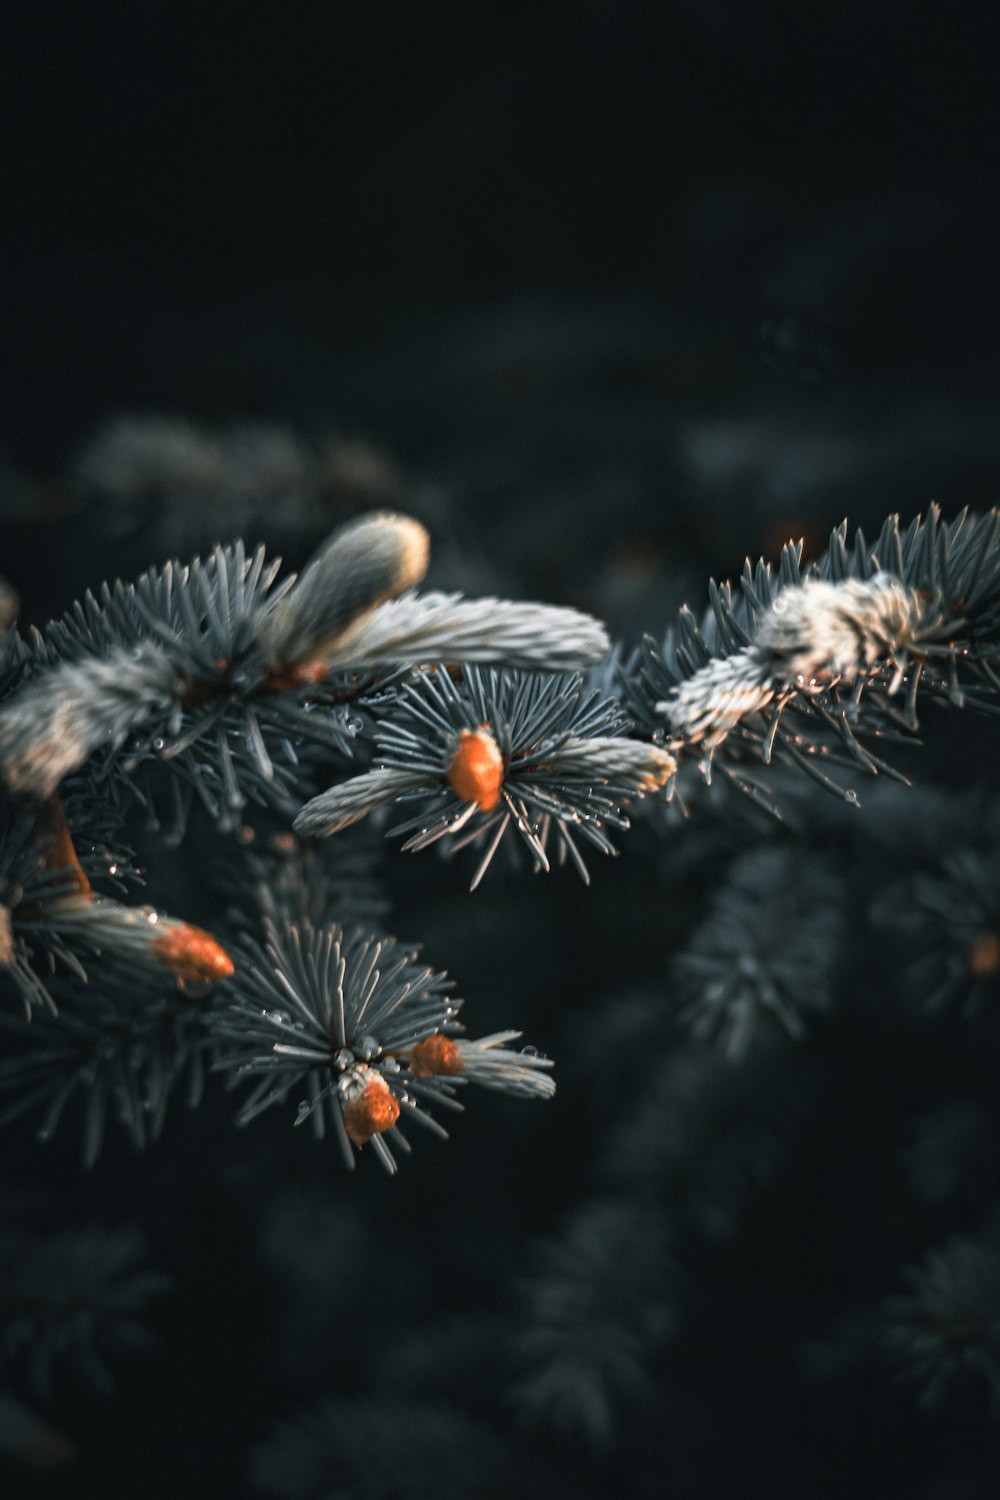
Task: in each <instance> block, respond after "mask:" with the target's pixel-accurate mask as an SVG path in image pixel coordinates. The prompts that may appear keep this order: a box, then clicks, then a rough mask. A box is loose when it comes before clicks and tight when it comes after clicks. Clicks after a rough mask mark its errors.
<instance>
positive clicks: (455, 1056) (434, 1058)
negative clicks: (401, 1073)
mask: <svg viewBox="0 0 1000 1500" xmlns="http://www.w3.org/2000/svg"><path fill="white" fill-rule="evenodd" d="M409 1067H410V1072H411V1073H412V1074H413V1076H414V1077H415V1078H429V1077H430V1076H431V1074H432V1073H443V1074H454V1073H461V1071H462V1069H463V1068H464V1067H465V1063H464V1062H463V1061H462V1054H461V1052H460V1050H459V1046H458V1043H457V1042H454V1041H452V1039H451V1037H450V1036H441V1035H440V1033H436V1034H435V1035H434V1036H428V1037H425V1038H424V1040H423V1041H422V1042H417V1043H416V1045H415V1046H413V1047H411V1048H410V1055H409Z"/></svg>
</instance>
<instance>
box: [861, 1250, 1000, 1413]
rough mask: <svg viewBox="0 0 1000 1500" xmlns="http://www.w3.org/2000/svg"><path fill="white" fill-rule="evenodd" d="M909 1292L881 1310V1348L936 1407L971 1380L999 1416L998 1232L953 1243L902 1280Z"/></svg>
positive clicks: (926, 1402) (923, 1400)
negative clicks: (980, 1387)
mask: <svg viewBox="0 0 1000 1500" xmlns="http://www.w3.org/2000/svg"><path fill="white" fill-rule="evenodd" d="M906 1281H907V1283H908V1291H907V1292H905V1293H903V1294H900V1295H897V1296H894V1297H890V1298H888V1299H886V1301H885V1303H884V1304H883V1307H882V1319H883V1338H882V1347H883V1351H884V1353H885V1355H886V1357H887V1358H889V1359H890V1360H891V1361H892V1362H893V1363H894V1364H895V1365H897V1367H898V1368H899V1371H900V1374H901V1376H902V1377H903V1378H905V1379H906V1380H908V1381H910V1382H912V1383H914V1384H916V1385H918V1386H920V1387H921V1396H920V1404H921V1406H933V1405H935V1404H936V1403H937V1402H938V1401H940V1400H941V1399H942V1397H943V1396H944V1395H945V1393H946V1392H947V1391H948V1390H949V1389H950V1388H951V1387H952V1386H953V1385H954V1384H956V1383H962V1382H965V1381H967V1380H968V1378H969V1377H973V1378H975V1379H976V1380H977V1381H980V1382H985V1383H986V1386H987V1389H988V1392H989V1398H990V1405H991V1408H992V1410H993V1412H994V1413H996V1412H997V1411H998V1410H1000V1244H998V1239H997V1233H996V1230H995V1228H994V1229H993V1231H992V1232H989V1233H987V1234H986V1235H984V1236H982V1237H980V1238H971V1237H961V1238H956V1239H953V1240H950V1241H949V1242H948V1243H947V1244H946V1245H944V1246H943V1247H942V1248H941V1249H939V1250H932V1251H930V1252H928V1254H927V1256H926V1257H925V1259H924V1261H923V1262H922V1263H921V1265H919V1266H916V1267H911V1268H910V1269H909V1270H908V1271H907V1272H906Z"/></svg>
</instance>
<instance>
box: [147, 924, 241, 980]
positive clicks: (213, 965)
mask: <svg viewBox="0 0 1000 1500" xmlns="http://www.w3.org/2000/svg"><path fill="white" fill-rule="evenodd" d="M149 951H150V952H151V953H152V955H153V957H154V958H155V959H156V960H157V962H158V963H161V964H162V965H163V966H164V968H165V969H170V970H172V972H173V973H174V974H176V975H177V977H178V978H179V979H188V980H195V981H199V980H200V981H201V982H202V983H205V984H213V983H214V982H215V980H217V979H228V978H229V975H230V974H231V973H232V972H233V968H234V964H233V961H232V959H231V958H230V957H229V954H228V953H227V952H226V950H225V948H223V947H222V945H221V943H217V942H216V941H215V938H214V937H213V936H212V934H211V933H210V932H205V931H204V929H203V928H201V927H192V926H191V924H190V923H189V922H179V923H178V924H177V926H176V927H169V928H168V929H167V931H166V932H163V933H161V934H160V936H159V937H155V938H154V939H153V941H152V942H151V943H150V945H149Z"/></svg>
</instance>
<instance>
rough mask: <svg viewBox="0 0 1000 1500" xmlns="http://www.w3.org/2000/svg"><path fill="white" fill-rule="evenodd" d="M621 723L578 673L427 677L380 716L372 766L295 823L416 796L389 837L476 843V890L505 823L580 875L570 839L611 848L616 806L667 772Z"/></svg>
mask: <svg viewBox="0 0 1000 1500" xmlns="http://www.w3.org/2000/svg"><path fill="white" fill-rule="evenodd" d="M627 727H628V725H627V720H625V718H624V717H623V715H622V713H621V710H620V707H619V705H618V703H617V702H616V701H614V700H608V699H605V698H602V697H601V695H600V694H598V693H595V692H588V691H587V690H586V689H585V686H584V682H583V679H582V677H580V676H579V675H574V676H572V677H555V676H548V675H545V676H542V675H537V674H531V675H529V674H526V673H524V672H518V671H514V670H511V669H508V668H503V669H491V668H487V669H483V668H477V667H467V668H465V669H464V670H463V672H462V674H461V679H460V680H458V681H456V680H455V679H454V678H453V677H452V676H451V674H449V673H448V672H447V671H444V670H438V671H436V672H433V673H432V672H424V673H421V674H419V675H418V676H417V678H416V679H415V680H414V681H413V682H411V683H408V684H406V685H405V687H403V688H402V689H401V690H400V692H399V694H398V696H397V699H396V701H395V702H394V703H393V704H392V705H391V706H390V707H389V708H388V709H387V710H386V711H385V713H384V716H383V717H382V718H381V720H380V723H379V727H378V729H377V730H376V733H375V742H376V747H377V751H378V758H377V763H376V767H375V769H373V770H372V771H369V772H366V773H365V774H364V775H362V776H358V777H353V778H351V779H350V780H347V781H345V782H342V783H340V784H339V785H337V786H334V787H331V788H330V790H329V791H327V792H324V793H322V794H321V795H320V796H318V797H315V798H314V799H313V800H312V801H311V802H309V803H307V804H306V806H305V807H304V808H303V809H302V811H301V812H300V813H299V815H298V817H297V818H296V820H295V827H296V829H297V830H299V831H300V832H301V833H304V834H308V835H313V836H316V835H320V836H323V835H328V834H332V833H336V832H338V830H340V829H342V828H346V827H347V826H349V825H350V824H351V823H354V822H356V821H357V820H358V819H359V818H362V817H364V816H365V815H366V814H367V813H369V812H370V811H372V810H373V809H374V808H376V807H378V806H380V805H382V804H384V803H387V802H397V801H398V802H399V803H400V804H401V805H402V806H405V805H406V804H407V803H408V802H412V801H419V802H420V803H421V804H422V807H421V811H420V812H419V813H418V814H417V815H416V816H414V817H412V818H410V819H408V820H407V821H406V822H404V823H402V824H400V825H398V826H397V827H396V828H394V829H393V830H392V832H393V833H396V834H406V835H407V836H408V837H407V839H406V842H405V843H404V845H403V848H404V849H407V850H419V849H424V848H427V847H428V846H429V845H430V844H433V843H436V842H437V841H439V840H446V841H447V843H448V846H449V847H450V848H452V849H459V848H462V847H464V846H465V845H466V844H469V843H475V844H479V845H484V846H485V853H484V854H483V855H482V857H481V858H480V861H479V865H478V868H477V870H476V872H475V874H474V876H473V880H472V887H473V889H475V887H476V886H477V885H478V884H479V882H480V880H481V879H482V877H483V875H484V874H485V873H486V870H487V869H488V867H489V864H490V862H491V860H492V858H493V855H494V854H495V853H496V850H497V848H498V847H499V845H500V843H501V841H502V840H503V838H504V835H505V834H506V832H507V830H508V829H510V828H513V829H514V830H516V832H517V833H518V835H519V836H520V838H521V839H522V840H523V842H524V843H525V844H526V845H527V847H528V849H529V851H530V853H531V855H532V858H533V861H534V864H535V868H536V869H542V870H548V869H549V865H550V861H549V855H548V852H547V846H548V845H549V843H550V841H554V843H555V847H556V852H557V855H558V858H559V860H560V862H562V861H564V860H565V859H566V858H570V859H571V860H572V862H573V864H574V865H575V866H576V868H577V870H578V871H579V873H580V874H581V876H582V877H583V879H584V880H585V881H586V880H588V879H589V877H588V874H587V868H586V865H585V863H584V861H583V856H582V854H581V852H580V850H579V848H578V847H577V843H576V839H577V837H580V838H582V839H584V840H586V841H587V842H589V843H590V844H592V845H594V846H595V847H596V848H598V849H599V850H600V851H601V852H602V853H604V854H613V853H615V848H614V845H613V844H612V843H611V840H610V839H609V837H608V835H607V833H606V832H605V828H606V826H610V827H612V828H627V827H628V826H629V824H628V819H627V817H626V816H625V815H624V813H623V812H622V811H621V805H622V803H623V802H626V801H629V800H631V799H633V798H638V797H642V796H643V795H644V794H645V793H647V792H656V791H658V790H659V788H660V787H662V786H664V785H665V784H666V783H668V782H669V781H670V779H671V777H672V775H673V773H674V770H675V763H674V760H673V757H672V756H671V755H670V754H669V753H667V752H666V751H665V750H662V749H661V748H659V747H658V746H654V745H649V744H647V743H646V742H644V741H641V740H634V739H630V738H628V737H627V736H626V734H625V730H626V728H627ZM458 834H461V838H456V835H458Z"/></svg>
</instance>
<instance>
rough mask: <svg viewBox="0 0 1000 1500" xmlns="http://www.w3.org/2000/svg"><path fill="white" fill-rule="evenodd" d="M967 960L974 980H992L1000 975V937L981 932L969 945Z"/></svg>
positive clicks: (991, 933)
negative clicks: (995, 975) (994, 976)
mask: <svg viewBox="0 0 1000 1500" xmlns="http://www.w3.org/2000/svg"><path fill="white" fill-rule="evenodd" d="M967 958H968V964H969V973H970V974H971V975H972V977H973V979H992V977H993V975H994V974H996V973H1000V935H998V934H997V933H995V932H981V933H980V934H979V936H978V937H974V938H973V939H972V942H971V943H970V944H969V951H968V955H967Z"/></svg>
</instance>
